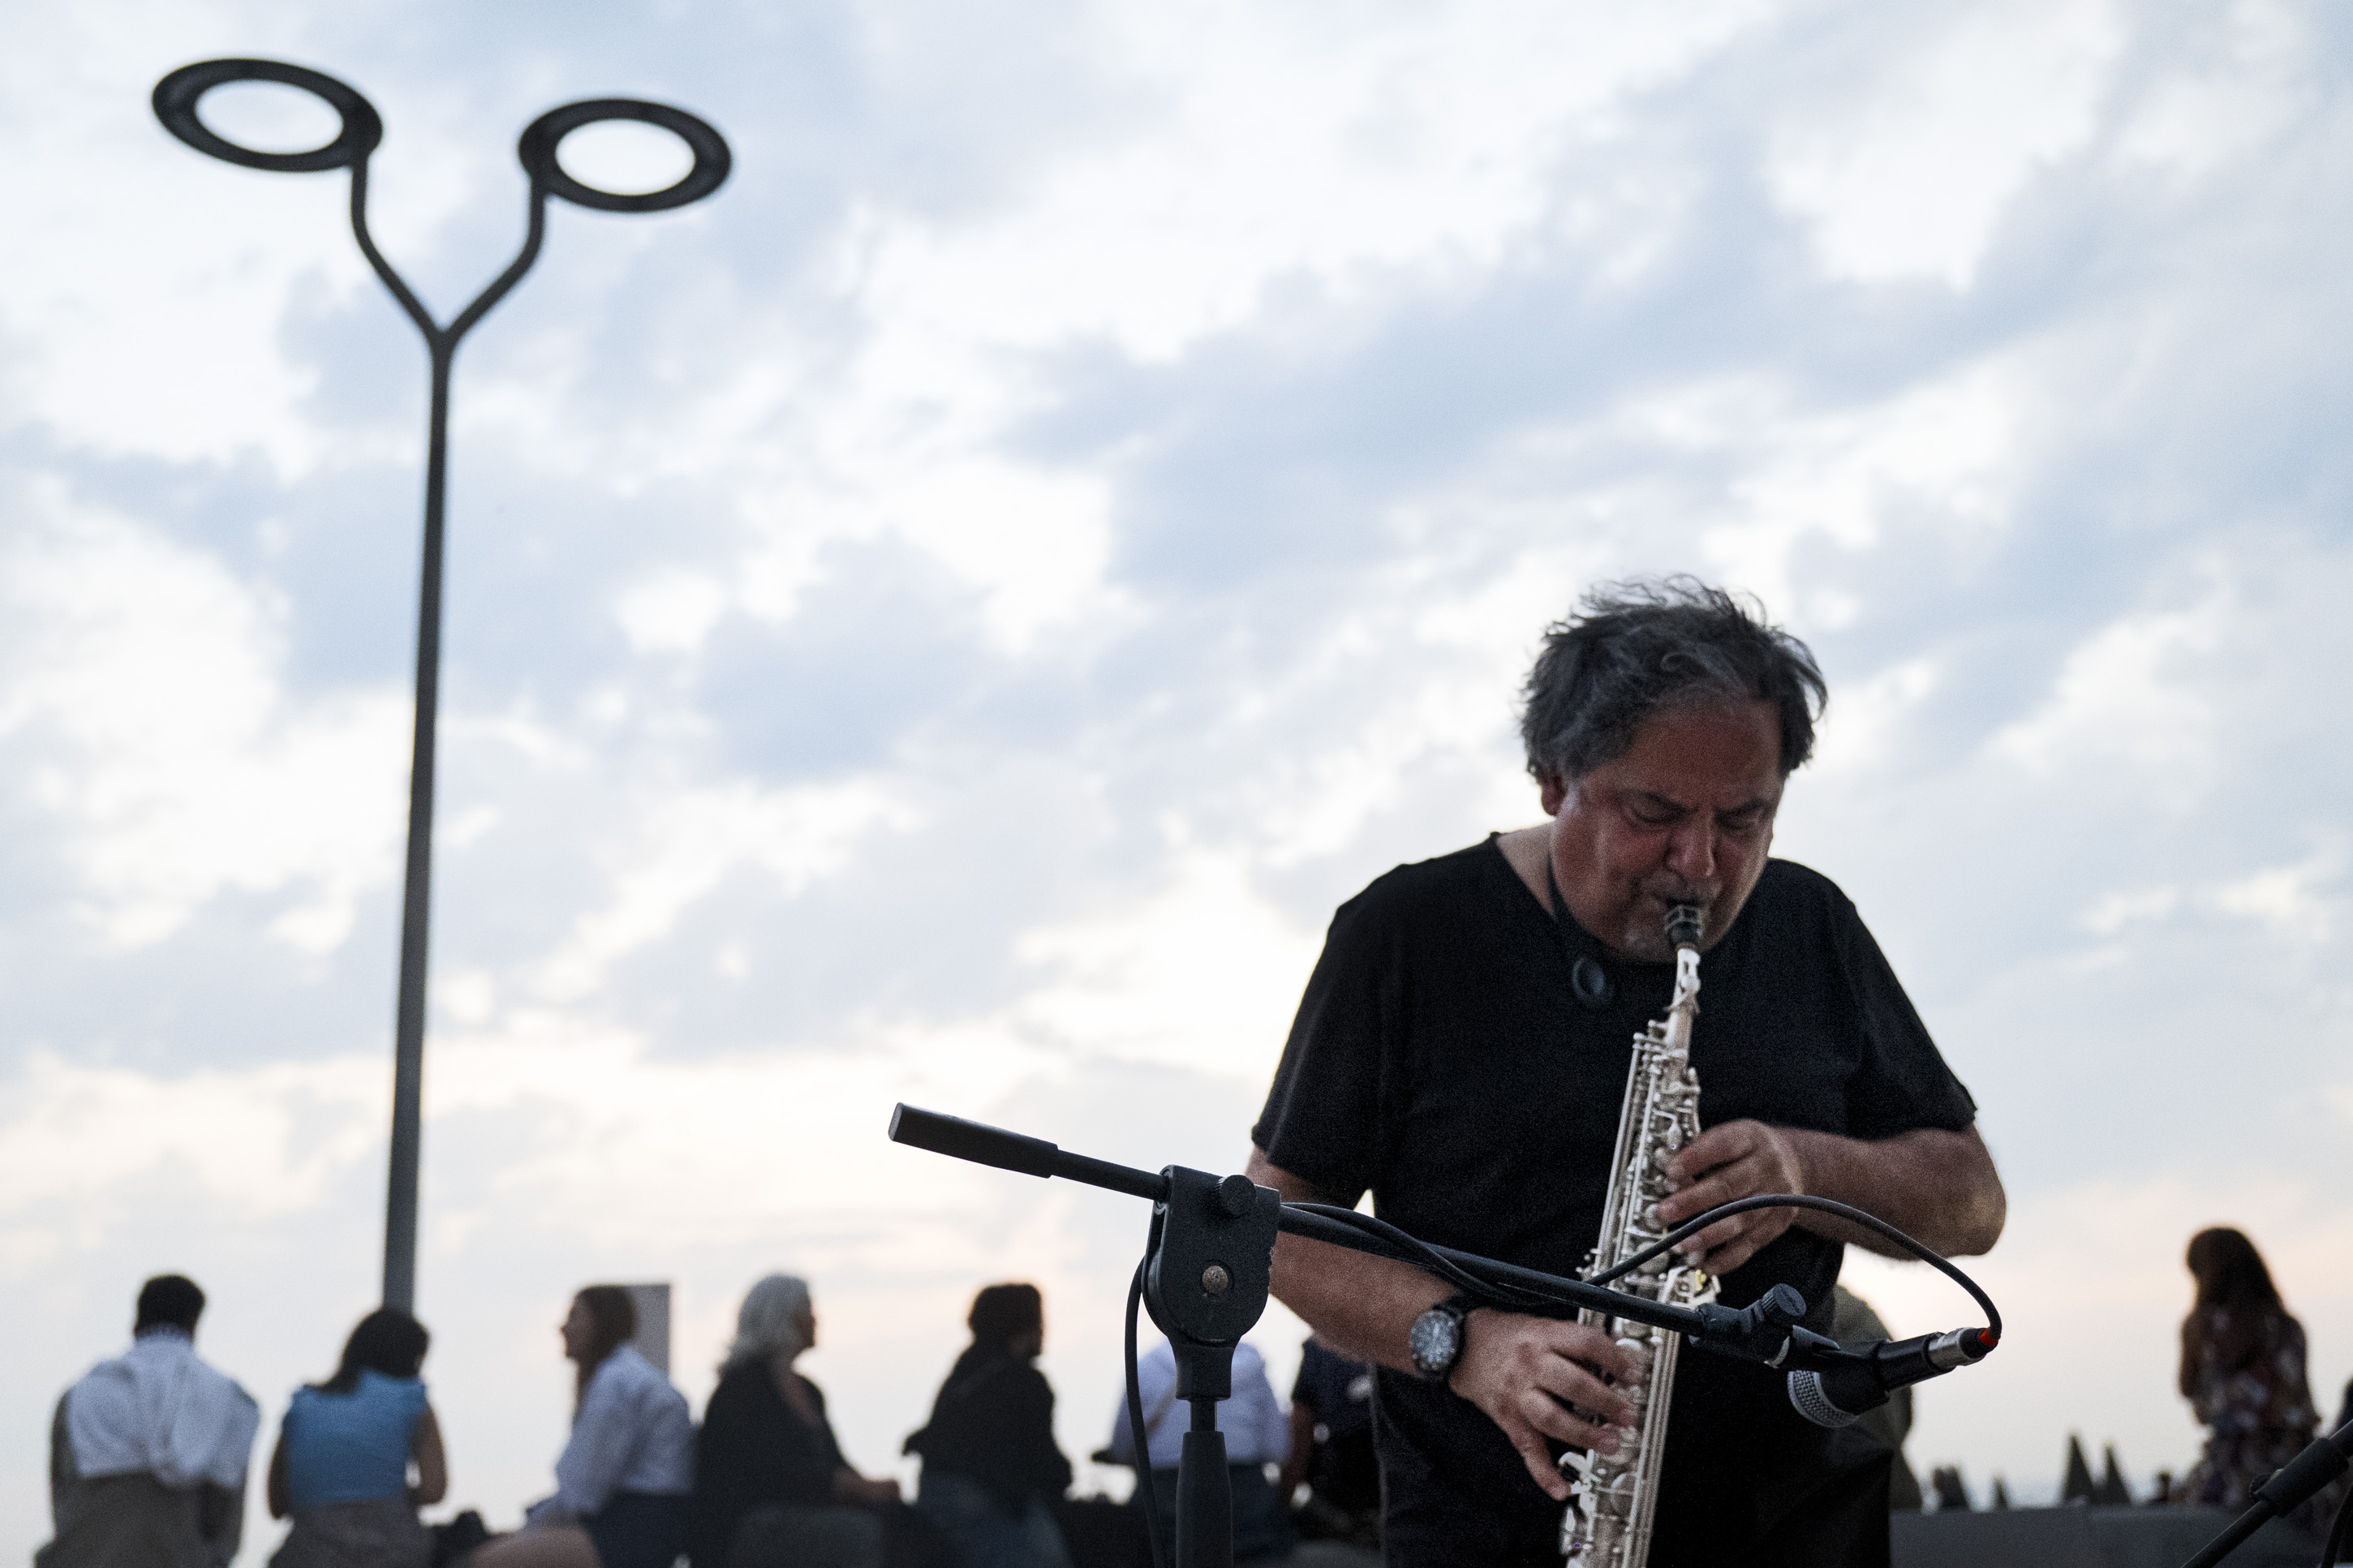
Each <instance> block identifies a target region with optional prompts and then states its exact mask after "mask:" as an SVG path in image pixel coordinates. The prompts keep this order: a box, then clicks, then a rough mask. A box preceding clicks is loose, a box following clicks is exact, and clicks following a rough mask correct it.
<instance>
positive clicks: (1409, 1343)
mask: <svg viewBox="0 0 2353 1568" xmlns="http://www.w3.org/2000/svg"><path fill="white" fill-rule="evenodd" d="M1470 1315H1471V1299H1470V1298H1469V1297H1468V1296H1453V1297H1450V1298H1448V1299H1447V1300H1443V1301H1440V1303H1438V1305H1436V1306H1435V1307H1432V1308H1430V1310H1428V1311H1426V1312H1424V1313H1423V1314H1422V1315H1421V1316H1420V1317H1419V1318H1416V1319H1415V1320H1414V1321H1413V1327H1412V1329H1411V1330H1409V1331H1408V1332H1407V1334H1406V1341H1405V1342H1406V1348H1407V1350H1409V1352H1412V1355H1413V1369H1414V1371H1416V1372H1418V1373H1421V1375H1422V1376H1424V1377H1428V1378H1434V1379H1436V1380H1437V1381H1439V1382H1440V1383H1443V1382H1444V1381H1446V1378H1447V1376H1448V1374H1450V1373H1452V1372H1453V1370H1454V1363H1455V1362H1456V1360H1457V1359H1458V1358H1460V1357H1461V1354H1462V1323H1463V1320H1465V1319H1467V1318H1468V1317H1470Z"/></svg>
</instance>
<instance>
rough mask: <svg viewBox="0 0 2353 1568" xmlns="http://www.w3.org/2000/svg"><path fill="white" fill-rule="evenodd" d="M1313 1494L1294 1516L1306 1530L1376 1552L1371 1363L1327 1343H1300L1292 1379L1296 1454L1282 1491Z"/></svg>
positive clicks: (1291, 1495)
mask: <svg viewBox="0 0 2353 1568" xmlns="http://www.w3.org/2000/svg"><path fill="white" fill-rule="evenodd" d="M1302 1485H1305V1486H1306V1488H1307V1489H1308V1495H1307V1500H1306V1501H1305V1502H1304V1503H1303V1504H1300V1505H1299V1507H1298V1509H1297V1510H1296V1512H1295V1513H1294V1514H1293V1523H1294V1524H1295V1525H1296V1526H1297V1527H1298V1529H1299V1532H1300V1533H1301V1534H1302V1535H1304V1536H1309V1537H1312V1538H1314V1539H1317V1540H1324V1541H1345V1542H1350V1543H1351V1544H1353V1545H1356V1546H1362V1547H1366V1548H1368V1549H1372V1550H1377V1549H1378V1548H1379V1546H1380V1543H1381V1461H1380V1458H1379V1456H1378V1455H1377V1454H1375V1453H1374V1452H1373V1369H1372V1368H1371V1367H1369V1366H1366V1364H1365V1363H1363V1362H1360V1361H1350V1360H1349V1359H1348V1358H1347V1357H1346V1356H1344V1355H1342V1354H1340V1353H1339V1352H1337V1351H1334V1350H1329V1349H1326V1348H1325V1346H1324V1342H1323V1341H1321V1340H1316V1339H1310V1340H1309V1341H1308V1342H1306V1343H1305V1344H1304V1345H1303V1346H1301V1347H1300V1353H1299V1376H1298V1377H1297V1378H1296V1379H1294V1380H1293V1383H1292V1385H1291V1458H1288V1459H1287V1460H1285V1461H1284V1462H1283V1466H1282V1481H1281V1482H1280V1483H1279V1484H1278V1486H1277V1491H1278V1492H1279V1494H1280V1495H1281V1497H1282V1500H1283V1501H1285V1502H1291V1501H1293V1500H1294V1499H1295V1497H1296V1494H1297V1493H1298V1490H1299V1489H1300V1487H1301V1486H1302Z"/></svg>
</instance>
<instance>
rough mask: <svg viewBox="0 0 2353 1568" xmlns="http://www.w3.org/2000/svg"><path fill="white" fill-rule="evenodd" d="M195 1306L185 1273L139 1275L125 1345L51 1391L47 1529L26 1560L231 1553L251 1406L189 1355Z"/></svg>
mask: <svg viewBox="0 0 2353 1568" xmlns="http://www.w3.org/2000/svg"><path fill="white" fill-rule="evenodd" d="M204 1310H205V1293H204V1292H203V1291H202V1290H199V1289H196V1286H195V1281H193V1280H191V1279H185V1278H183V1277H182V1276H180V1275H177V1274H164V1275H158V1276H157V1277H156V1278H154V1279H150V1280H148V1281H147V1283H146V1284H145V1285H143V1286H142V1287H141V1288H140V1290H139V1306H138V1316H137V1318H136V1320H135V1321H133V1322H132V1330H131V1349H130V1350H129V1351H128V1352H126V1353H124V1354H122V1355H120V1356H117V1357H115V1358H114V1359H113V1360H112V1361H105V1362H100V1363H98V1365H96V1366H94V1367H92V1368H90V1371H89V1372H88V1373H85V1374H84V1375H83V1377H82V1379H81V1381H80V1382H79V1383H77V1384H74V1385H73V1386H72V1387H71V1388H69V1389H68V1390H66V1393H65V1397H64V1398H62V1399H60V1400H58V1408H57V1415H56V1417H55V1418H54V1419H53V1420H52V1421H51V1423H50V1426H49V1508H50V1510H51V1513H52V1516H53V1517H54V1519H55V1521H56V1524H57V1537H56V1539H54V1540H52V1541H51V1542H49V1543H48V1544H47V1546H44V1547H42V1548H41V1549H40V1550H39V1551H38V1552H35V1553H34V1554H33V1562H34V1564H35V1568H224V1565H225V1564H227V1562H228V1560H229V1559H230V1558H232V1557H234V1556H236V1555H237V1544H238V1542H239V1541H240V1540H241V1539H242V1538H243V1536H244V1531H245V1471H246V1466H247V1464H248V1461H250V1460H251V1458H252V1457H253V1438H254V1435H255V1434H256V1433H257V1432H259V1430H260V1428H261V1407H260V1406H259V1405H256V1404H255V1403H254V1402H253V1397H252V1395H250V1394H247V1393H246V1392H245V1390H244V1389H242V1388H239V1387H238V1386H237V1384H235V1383H233V1382H231V1381H230V1380H229V1379H228V1378H227V1377H225V1376H223V1375H222V1374H221V1373H217V1372H215V1371H214V1370H213V1369H212V1368H211V1367H209V1366H206V1364H205V1363H203V1362H201V1361H199V1360H198V1359H197V1358H196V1320H197V1319H198V1318H199V1317H201V1316H203V1314H204Z"/></svg>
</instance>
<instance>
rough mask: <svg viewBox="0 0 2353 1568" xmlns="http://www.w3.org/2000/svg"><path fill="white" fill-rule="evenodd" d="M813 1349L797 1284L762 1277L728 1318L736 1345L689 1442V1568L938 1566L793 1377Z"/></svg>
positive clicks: (940, 1548) (808, 1388)
mask: <svg viewBox="0 0 2353 1568" xmlns="http://www.w3.org/2000/svg"><path fill="white" fill-rule="evenodd" d="M816 1343H817V1311H816V1309H815V1308H814V1307H813V1306H812V1305H811V1304H810V1301H809V1290H808V1284H807V1281H806V1280H803V1279H797V1278H795V1277H794V1276H792V1275H789V1274H771V1275H769V1276H768V1277H767V1278H766V1279H763V1280H761V1281H760V1282H759V1283H758V1284H756V1285H754V1286H753V1287H752V1289H751V1290H750V1292H749V1293H748V1294H746V1295H745V1296H744V1306H743V1310H741V1311H739V1312H738V1313H737V1314H736V1318H735V1342H734V1343H733V1345H731V1346H729V1347H728V1351H727V1359H726V1361H725V1362H723V1363H721V1366H720V1369H719V1386H718V1387H717V1388H714V1389H712V1392H711V1404H710V1405H709V1406H708V1407H707V1408H705V1410H704V1411H703V1415H702V1436H700V1437H699V1438H698V1439H697V1446H696V1456H697V1463H696V1472H695V1487H694V1511H693V1525H692V1530H691V1540H690V1546H689V1550H690V1552H691V1555H692V1557H693V1560H694V1568H913V1565H916V1564H923V1563H939V1562H942V1561H944V1560H946V1550H945V1547H944V1543H942V1542H940V1541H939V1540H938V1536H937V1532H936V1531H934V1529H933V1528H932V1527H931V1526H929V1525H928V1524H926V1523H924V1522H923V1521H922V1520H921V1519H919V1518H918V1517H917V1516H916V1514H915V1512H914V1510H913V1509H910V1508H908V1507H907V1506H906V1505H905V1504H903V1503H902V1502H901V1501H900V1500H899V1483H898V1482H897V1481H895V1480H892V1479H889V1478H887V1477H886V1478H883V1479H879V1480H869V1479H866V1478H865V1477H864V1476H861V1475H860V1474H859V1473H858V1472H857V1471H856V1470H854V1469H851V1468H849V1461H847V1460H846V1459H844V1458H842V1457H841V1445H840V1444H839V1443H838V1442H836V1441H835V1440H834V1436H833V1425H832V1423H831V1422H829V1421H828V1420H827V1419H826V1414H825V1395H824V1394H822V1393H821V1392H819V1391H818V1386H817V1384H814V1383H811V1382H810V1381H809V1380H808V1379H807V1378H806V1377H803V1376H801V1375H800V1373H797V1372H795V1371H794V1370H793V1363H794V1362H796V1361H797V1360H798V1359H800V1357H801V1355H802V1354H803V1353H804V1352H807V1350H808V1349H809V1348H810V1347H811V1346H812V1345H814V1344H816Z"/></svg>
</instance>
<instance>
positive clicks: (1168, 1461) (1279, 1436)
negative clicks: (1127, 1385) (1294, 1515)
mask: <svg viewBox="0 0 2353 1568" xmlns="http://www.w3.org/2000/svg"><path fill="white" fill-rule="evenodd" d="M1135 1381H1136V1385H1137V1392H1138V1393H1140V1394H1142V1395H1143V1396H1144V1440H1145V1449H1146V1459H1147V1462H1148V1463H1149V1464H1150V1466H1151V1468H1152V1490H1153V1503H1154V1511H1155V1513H1157V1514H1158V1516H1159V1519H1160V1531H1161V1540H1162V1541H1163V1542H1164V1543H1166V1544H1167V1545H1169V1546H1170V1547H1172V1548H1173V1546H1174V1544H1175V1542H1176V1468H1177V1459H1178V1458H1179V1456H1180V1455H1181V1454H1182V1453H1183V1451H1184V1447H1185V1432H1186V1429H1187V1427H1189V1426H1191V1425H1192V1418H1193V1412H1192V1409H1191V1407H1190V1406H1188V1405H1184V1404H1182V1403H1180V1402H1179V1401H1178V1400H1177V1398H1176V1352H1175V1351H1174V1350H1172V1349H1171V1348H1170V1347H1169V1344H1168V1342H1167V1341H1166V1340H1163V1341H1161V1342H1159V1344H1157V1345H1155V1346H1154V1347H1153V1348H1152V1349H1151V1350H1150V1351H1147V1352H1145V1354H1144V1355H1143V1356H1142V1357H1141V1358H1139V1359H1138V1360H1137V1362H1136V1363H1135ZM1233 1388H1234V1392H1233V1397H1232V1398H1230V1399H1228V1400H1226V1401H1224V1402H1223V1403H1222V1404H1220V1405H1219V1406H1218V1430H1219V1432H1220V1433H1222V1434H1224V1436H1225V1439H1226V1469H1227V1473H1228V1475H1229V1479H1230V1480H1231V1483H1232V1487H1233V1496H1234V1557H1235V1559H1236V1560H1237V1561H1238V1562H1248V1561H1250V1559H1252V1558H1264V1557H1281V1556H1282V1555H1283V1554H1285V1553H1286V1552H1289V1551H1290V1550H1291V1548H1292V1545H1293V1535H1292V1530H1291V1513H1290V1510H1289V1509H1288V1508H1286V1507H1285V1506H1284V1502H1283V1500H1282V1499H1281V1498H1279V1497H1277V1496H1276V1495H1275V1491H1274V1485H1273V1483H1272V1482H1271V1480H1269V1479H1268V1477H1267V1469H1268V1467H1270V1466H1279V1465H1281V1464H1282V1462H1283V1460H1285V1459H1287V1458H1290V1457H1291V1415H1290V1413H1289V1412H1287V1411H1285V1410H1284V1409H1283V1407H1282V1401H1280V1400H1278V1399H1277V1398H1275V1396H1274V1384H1271V1383H1270V1382H1268V1381H1267V1376H1266V1358H1264V1357H1263V1356H1261V1355H1260V1354H1259V1353H1258V1350H1257V1347H1255V1346H1253V1345H1250V1344H1248V1343H1244V1344H1240V1345H1237V1346H1235V1347H1234V1381H1233ZM1111 1458H1112V1459H1113V1462H1114V1463H1116V1464H1122V1465H1133V1464H1134V1463H1135V1439H1134V1434H1133V1432H1132V1431H1131V1429H1130V1425H1129V1422H1128V1418H1127V1394H1126V1392H1125V1391H1124V1390H1123V1391H1122V1392H1121V1394H1120V1396H1119V1409H1118V1412H1117V1414H1115V1415H1113V1417H1112V1426H1111Z"/></svg>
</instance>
